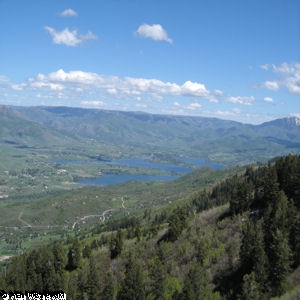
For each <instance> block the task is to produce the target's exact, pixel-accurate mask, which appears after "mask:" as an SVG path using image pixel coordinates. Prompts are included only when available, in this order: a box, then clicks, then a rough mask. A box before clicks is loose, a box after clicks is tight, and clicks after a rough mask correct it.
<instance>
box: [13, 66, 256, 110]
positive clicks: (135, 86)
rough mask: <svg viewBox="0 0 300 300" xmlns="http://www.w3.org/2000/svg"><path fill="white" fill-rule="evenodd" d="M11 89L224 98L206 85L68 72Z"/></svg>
mask: <svg viewBox="0 0 300 300" xmlns="http://www.w3.org/2000/svg"><path fill="white" fill-rule="evenodd" d="M10 86H11V88H13V89H15V90H19V91H22V90H34V91H37V92H39V90H40V91H46V90H49V91H50V92H51V91H53V92H59V91H64V93H68V95H69V96H71V94H72V93H73V95H76V94H79V93H82V92H88V93H93V94H95V93H96V94H98V95H99V93H100V94H102V95H104V96H105V94H106V96H107V95H110V96H112V97H115V98H118V99H136V100H141V99H144V100H145V99H147V97H148V98H149V99H150V100H149V101H153V100H155V101H162V100H163V97H164V96H181V97H193V98H196V99H206V100H208V101H210V102H218V99H217V98H216V95H220V96H221V95H223V92H222V91H218V92H216V91H215V92H210V91H209V90H208V89H207V88H206V87H205V85H204V84H202V83H198V82H192V81H189V80H188V81H186V82H184V83H183V84H182V85H179V84H177V83H172V82H164V81H161V80H158V79H147V78H133V77H125V78H119V77H117V76H103V75H99V74H97V73H92V72H84V71H80V70H75V71H69V72H65V71H64V70H63V69H60V70H58V71H55V72H52V73H49V74H38V75H37V76H36V77H32V78H29V79H28V81H27V83H20V84H14V85H10ZM146 96H147V97H146ZM145 97H146V98H145ZM241 99H242V100H240V101H246V100H245V99H246V97H245V98H241ZM251 99H252V98H251ZM251 99H250V100H251ZM250 100H248V102H250ZM232 101H233V100H232ZM235 102H237V101H235ZM177 103H178V102H177ZM178 104H179V103H178ZM199 107H200V104H199V103H197V102H196V101H195V103H194V104H193V103H192V105H191V106H190V109H191V108H193V109H195V108H199Z"/></svg>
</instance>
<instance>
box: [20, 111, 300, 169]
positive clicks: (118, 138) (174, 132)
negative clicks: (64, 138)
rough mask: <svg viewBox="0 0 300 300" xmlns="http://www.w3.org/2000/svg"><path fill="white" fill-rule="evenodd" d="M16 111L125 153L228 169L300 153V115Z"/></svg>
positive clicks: (41, 122) (46, 124)
mask: <svg viewBox="0 0 300 300" xmlns="http://www.w3.org/2000/svg"><path fill="white" fill-rule="evenodd" d="M17 109H18V111H19V112H20V113H22V114H23V115H24V116H26V117H27V118H28V119H30V120H33V121H35V122H38V123H40V124H43V125H44V126H47V127H52V128H56V129H57V130H64V131H68V132H71V133H72V134H76V135H78V136H81V137H87V138H90V139H95V140H97V141H99V142H101V143H105V144H108V145H111V146H112V145H114V146H117V147H119V150H121V151H122V150H123V153H125V155H126V154H127V155H128V152H130V153H136V155H141V154H143V155H149V154H153V153H168V154H169V155H173V156H176V155H185V156H194V157H202V158H209V159H211V160H215V161H217V162H221V163H224V164H227V165H229V164H246V163H249V162H255V161H266V160H268V159H270V158H272V157H274V156H279V155H285V154H288V153H299V151H300V124H299V120H298V119H297V118H295V117H294V118H287V119H281V120H275V121H271V122H267V123H263V124H261V125H249V124H242V123H238V122H234V121H225V120H220V119H215V118H202V117H189V116H168V115H154V114H148V113H141V112H121V111H105V110H96V109H82V108H70V107H18V108H17ZM126 152H127V153H126Z"/></svg>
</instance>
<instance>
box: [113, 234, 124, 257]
mask: <svg viewBox="0 0 300 300" xmlns="http://www.w3.org/2000/svg"><path fill="white" fill-rule="evenodd" d="M123 247H124V233H123V231H122V230H121V229H119V230H118V231H117V234H116V236H114V235H112V236H111V240H110V257H111V259H114V258H116V257H117V256H119V255H120V254H121V252H122V250H123Z"/></svg>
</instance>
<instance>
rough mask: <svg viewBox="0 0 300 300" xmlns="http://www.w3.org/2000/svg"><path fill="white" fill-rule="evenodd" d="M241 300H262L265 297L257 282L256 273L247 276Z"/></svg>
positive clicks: (240, 296)
mask: <svg viewBox="0 0 300 300" xmlns="http://www.w3.org/2000/svg"><path fill="white" fill-rule="evenodd" d="M239 299H240V300H261V299H263V295H262V293H261V289H260V283H259V282H257V280H256V276H255V273H254V272H251V273H250V274H245V275H244V277H243V283H242V292H241V294H240V295H239Z"/></svg>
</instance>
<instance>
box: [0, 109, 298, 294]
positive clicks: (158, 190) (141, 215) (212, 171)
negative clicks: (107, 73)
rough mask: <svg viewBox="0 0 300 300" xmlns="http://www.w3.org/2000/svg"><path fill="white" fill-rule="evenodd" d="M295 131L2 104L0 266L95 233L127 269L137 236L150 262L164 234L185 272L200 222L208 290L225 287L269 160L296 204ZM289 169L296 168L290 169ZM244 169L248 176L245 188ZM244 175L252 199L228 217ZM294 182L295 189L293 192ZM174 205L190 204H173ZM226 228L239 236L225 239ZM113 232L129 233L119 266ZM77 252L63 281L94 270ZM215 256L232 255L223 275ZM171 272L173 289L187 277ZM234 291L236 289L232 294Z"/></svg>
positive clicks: (284, 122)
mask: <svg viewBox="0 0 300 300" xmlns="http://www.w3.org/2000/svg"><path fill="white" fill-rule="evenodd" d="M299 129H300V127H299V122H298V119H297V118H286V119H281V120H274V121H271V122H268V123H264V124H261V125H248V124H242V123H237V122H232V121H224V120H219V119H209V118H196V117H184V116H182V117H181V116H163V115H151V114H145V113H138V112H136V113H133V112H113V111H103V110H87V109H79V108H68V107H8V106H1V107H0V147H1V153H0V161H1V164H0V211H1V218H0V258H1V268H5V267H6V265H8V266H9V262H10V261H11V258H12V257H16V259H18V257H19V256H18V255H22V254H23V255H25V256H26V255H27V253H31V251H34V250H35V249H43V247H44V246H45V245H49V244H50V245H53V243H55V242H57V241H61V242H62V243H63V244H64V245H65V246H64V247H65V248H69V247H70V245H71V244H72V243H73V242H74V240H76V239H80V240H81V243H82V247H83V248H82V249H84V247H86V245H88V244H89V243H92V241H93V240H95V241H96V242H94V243H96V244H97V245H98V243H102V244H101V245H102V246H101V249H104V250H103V251H104V252H102V250H100V248H99V249H98V247H99V246H97V247H96V246H95V247H96V248H97V249H98V250H95V251H97V252H95V254H94V255H95V256H97V255H98V256H99V257H102V258H100V260H102V261H103V262H104V264H107V265H110V266H111V267H110V268H114V267H116V268H120V270H121V272H124V268H125V261H127V259H128V257H127V255H129V252H130V251H133V252H134V253H138V252H139V250H138V249H137V248H136V247H135V245H136V244H138V243H140V241H139V239H140V240H141V241H142V243H143V246H142V247H145V249H146V248H147V247H149V250H147V251H146V252H145V253H147V255H148V256H147V258H145V259H146V261H147V265H148V267H149V268H150V269H151V268H152V267H150V266H152V262H151V259H152V258H151V255H154V253H155V251H160V250H157V246H155V245H156V243H157V244H159V243H161V241H162V243H163V244H162V245H164V246H162V247H166V248H165V250H164V251H167V252H168V251H169V252H170V257H171V258H170V259H171V260H172V261H173V264H177V263H178V264H179V265H180V266H181V267H183V270H184V271H183V274H185V275H187V274H188V271H187V270H188V269H189V266H192V265H193V262H192V261H194V260H195V257H198V256H197V255H198V254H197V255H196V254H195V253H197V250H196V248H197V247H198V246H196V244H197V243H198V242H199V241H198V239H200V237H201V234H200V235H199V232H201V230H202V229H201V226H202V225H203V224H205V226H207V227H205V228H204V227H203V228H204V229H203V232H202V234H203V236H206V238H205V239H206V241H207V243H209V244H210V243H212V244H211V245H213V244H214V246H211V247H212V249H214V251H212V252H211V253H210V254H207V255H208V256H207V260H209V261H210V262H208V261H207V262H206V266H207V268H208V269H209V270H210V271H209V272H211V274H212V277H213V280H212V281H211V282H210V286H213V287H214V288H215V289H216V291H217V292H216V294H215V296H216V295H217V294H218V293H221V294H222V293H227V291H223V290H222V289H224V288H225V286H226V282H227V281H226V280H229V279H228V278H227V277H226V276H227V275H226V276H225V273H226V272H229V273H230V272H233V271H234V272H237V274H239V272H242V271H241V270H240V269H238V255H239V253H238V251H237V250H234V249H233V247H234V246H231V245H230V244H228V243H226V242H225V240H226V239H228V241H231V242H232V243H233V245H235V246H236V247H240V245H241V236H242V233H241V232H242V231H241V230H242V228H243V221H242V220H243V219H248V218H250V217H249V211H250V209H253V210H254V209H256V205H257V203H256V202H255V201H260V200H259V199H261V198H260V195H261V193H263V192H262V191H263V190H264V188H262V187H261V184H262V183H261V182H260V179H259V178H265V177H261V176H262V174H264V175H263V176H266V174H265V173H264V171H263V170H267V168H269V167H270V168H271V165H274V164H276V168H277V169H278V170H277V169H276V172H278V176H279V178H278V180H280V184H281V185H282V186H283V187H284V189H285V193H286V194H287V195H288V197H289V198H288V199H290V198H292V197H293V199H294V200H295V201H299V200H297V199H298V194H297V191H298V189H299V184H298V185H297V183H296V182H297V178H298V177H297V176H299V170H298V168H299V161H298V157H299V154H300V130H299ZM280 157H286V158H282V160H284V159H285V160H286V161H287V162H288V164H287V165H288V166H289V168H288V169H285V168H284V164H283V165H280V163H277V162H276V161H277V159H278V158H279V161H280ZM275 162H276V163H275ZM292 166H293V167H292ZM272 170H273V169H272ZM259 171H260V172H261V173H259ZM290 171H292V173H291V174H292V175H287V174H289V173H288V172H290ZM256 172H258V173H257V174H256ZM284 172H286V173H284ZM297 172H298V173H297ZM245 174H247V176H248V177H249V178H251V183H249V185H248V182H247V180H248V179H247V178H248V177H247V178H246V177H245V176H246V175H245ZM255 174H256V175H255ZM282 174H285V175H284V176H286V178H287V183H285V181H284V179H283V178H282V176H283V175H282ZM280 176H281V177H280ZM261 180H265V179H261ZM244 181H245V182H247V184H246V185H245V189H246V190H247V193H248V194H247V195H248V196H247V197H248V198H247V197H246V196H245V197H246V198H247V199H248V200H249V203H248V204H247V205H246V207H247V208H246V209H245V207H244V206H243V209H242V211H241V212H240V215H239V214H237V217H233V216H232V215H231V214H232V211H233V206H234V205H236V207H238V208H237V209H240V208H239V205H238V204H236V203H235V204H233V203H231V202H230V201H232V199H233V197H234V195H235V194H234V193H235V191H236V189H235V188H234V187H235V186H236V187H240V184H241V182H244ZM284 184H286V186H285V185H284ZM275 185H276V184H275ZM292 187H293V188H292ZM252 188H253V189H254V190H253V191H252ZM246 190H242V189H241V192H240V194H239V196H238V198H239V199H244V198H243V197H244V194H243V193H244V192H245V191H246ZM291 190H293V191H296V192H295V193H294V194H291ZM250 191H251V192H250ZM245 193H246V192H245ZM278 195H279V194H278ZM278 195H277V196H278ZM265 197H267V196H265ZM278 197H279V198H280V196H278ZM229 202H230V207H229V205H228V203H229ZM297 203H298V202H297ZM297 203H296V207H297V209H298V205H299V204H297ZM290 205H292V204H290ZM178 207H183V208H184V209H186V210H184V212H182V211H178ZM258 207H259V205H258ZM230 208H231V210H232V211H231V212H230V210H229V209H230ZM208 209H211V211H210V212H209V211H207V210H208ZM176 211H177V213H178V214H181V217H182V218H183V219H184V220H187V223H184V224H182V226H183V227H182V232H184V233H183V236H181V237H180V234H181V233H176V239H174V237H171V236H168V235H166V234H167V233H168V232H169V231H168V230H170V226H171V224H172V216H173V215H172V214H173V213H174V214H176V213H175V212H176ZM210 214H211V217H210ZM298 214H299V213H298ZM230 216H231V217H230ZM174 218H175V216H174ZM176 218H177V217H176ZM176 218H175V220H176V221H175V223H176V224H180V223H181V221H180V220H181V219H180V218H179V219H176ZM203 218H204V219H203ZM205 218H208V219H205ZM230 218H231V219H230ZM211 222H212V223H211ZM184 226H187V228H189V229H186V227H184ZM138 228H139V229H138ZM212 228H214V229H212ZM139 230H140V233H139ZM211 230H212V231H211ZM227 230H228V232H229V231H233V232H234V233H235V234H234V235H233V236H232V237H231V236H230V235H229V234H228V232H227V233H225V231H227ZM293 230H294V229H293ZM295 230H296V229H295ZM119 231H120V232H123V234H124V233H125V232H126V235H127V237H126V243H125V244H126V247H127V249H128V252H127V254H124V256H121V257H120V258H119V260H118V259H117V262H118V263H117V264H120V265H118V266H116V265H114V264H115V261H114V260H113V259H112V261H110V260H108V257H107V258H104V256H105V255H106V254H107V253H108V252H109V251H110V247H111V246H109V243H110V242H109V241H108V240H113V237H114V234H115V233H116V232H119ZM180 232H181V230H180ZM170 234H171V233H170ZM177 234H178V236H177ZM213 234H216V236H215V237H213ZM110 236H111V237H110ZM208 236H209V237H208ZM132 239H135V240H134V241H132ZM173 239H174V240H173ZM177 239H178V240H179V242H175V241H176V240H177ZM100 240H101V242H100ZM195 241H198V242H195ZM148 243H150V244H148ZM172 243H174V244H172ZM176 243H177V244H176ZM194 243H196V244H194ZM294 243H297V242H296V241H295V242H294ZM173 245H175V246H174V247H175V248H174V249H173V248H172V247H173ZM294 246H295V245H294ZM295 247H296V246H295ZM96 248H95V249H96ZM147 249H148V248H147ZM151 249H152V250H151ZM154 249H156V250H154ZM167 249H169V250H167ZM189 249H191V250H189ZM293 249H294V248H293ZM126 251H127V250H126ZM153 251H154V252H153ZM293 251H294V250H293ZM152 252H153V253H152ZM150 253H152V254H150ZM179 253H181V254H182V255H183V257H184V260H185V261H186V263H184V262H183V261H181V259H183V258H180V257H181V256H180V255H179ZM28 255H30V254H28ZM81 255H82V257H83V258H84V259H83V261H84V263H83V265H81V266H80V267H78V268H77V267H76V268H75V269H74V270H73V269H72V268H73V267H72V268H71V269H68V267H67V266H66V269H65V271H64V272H65V273H66V274H68V275H67V276H70V278H73V277H72V276H75V275H74V274H77V275H78V274H81V272H87V270H89V269H88V268H89V267H88V265H89V262H88V260H87V257H85V256H83V254H81ZM155 255H156V254H155ZM21 257H22V256H21ZM177 259H178V260H177ZM219 259H221V260H223V259H224V261H225V264H226V266H228V265H227V263H228V262H230V263H229V264H230V266H231V267H229V269H226V270H225V269H224V270H223V271H222V272H225V271H226V272H225V273H222V272H221V271H220V272H219V271H217V268H218V267H217V265H218V266H220V265H221V262H220V261H219ZM213 261H214V263H212V262H213ZM208 265H209V267H208ZM1 268H0V269H1ZM98 268H100V267H99V266H98ZM230 268H231V269H230ZM150 269H149V270H150ZM84 270H85V271H84ZM69 272H70V274H69ZM72 272H73V273H72ZM149 272H150V271H149ZM113 274H114V275H113V276H114V282H115V284H116V286H115V288H116V289H115V292H116V291H117V290H118V288H117V284H119V283H120V282H121V279H120V278H119V277H118V275H117V272H115V273H113ZM230 274H231V273H230ZM232 274H233V275H232ZM232 274H231V275H232V276H234V273H232ZM77 275H76V276H77ZM78 276H79V275H78ZM80 276H81V275H80ZM295 276H296V275H295ZM68 278H69V277H68ZM74 278H75V277H74ZM74 278H73V279H74ZM168 278H169V280H171V278H172V280H174V284H175V282H176V284H177V286H178V288H176V287H175V286H173V287H172V283H171V282H169V283H168V285H169V288H168V289H169V292H170V293H171V294H174V293H175V292H176V290H177V292H178V293H179V292H180V293H181V292H183V289H181V288H179V286H182V287H183V286H184V283H183V278H182V276H181V275H179V274H177V271H176V268H175V267H174V268H173V267H170V270H169V271H168ZM73 279H72V280H73ZM74 280H75V279H74ZM0 283H1V281H0ZM176 284H175V285H176ZM297 284H298V283H297ZM232 288H233V287H232ZM239 292H240V290H239V291H234V288H233V293H239ZM149 293H150V292H149ZM228 295H229V294H228ZM216 299H217V298H216ZM229 299H230V297H229Z"/></svg>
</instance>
